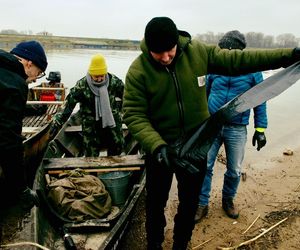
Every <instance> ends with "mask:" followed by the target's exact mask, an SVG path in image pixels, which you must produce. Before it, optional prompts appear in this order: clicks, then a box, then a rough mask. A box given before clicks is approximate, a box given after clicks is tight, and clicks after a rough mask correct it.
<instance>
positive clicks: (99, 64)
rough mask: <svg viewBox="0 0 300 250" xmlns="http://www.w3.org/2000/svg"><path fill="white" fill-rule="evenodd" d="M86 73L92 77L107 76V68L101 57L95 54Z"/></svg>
mask: <svg viewBox="0 0 300 250" xmlns="http://www.w3.org/2000/svg"><path fill="white" fill-rule="evenodd" d="M88 72H89V74H90V75H92V76H98V75H105V74H107V66H106V62H105V58H104V57H103V55H101V54H96V55H94V56H93V57H92V59H91V63H90V66H89V70H88Z"/></svg>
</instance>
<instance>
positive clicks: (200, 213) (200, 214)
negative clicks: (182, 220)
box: [195, 205, 208, 223]
mask: <svg viewBox="0 0 300 250" xmlns="http://www.w3.org/2000/svg"><path fill="white" fill-rule="evenodd" d="M207 214H208V206H207V205H206V206H202V205H199V206H198V208H197V212H196V215H195V223H198V222H200V221H201V220H202V219H203V218H204V217H205V216H206V215H207Z"/></svg>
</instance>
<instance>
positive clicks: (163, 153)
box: [153, 145, 176, 169]
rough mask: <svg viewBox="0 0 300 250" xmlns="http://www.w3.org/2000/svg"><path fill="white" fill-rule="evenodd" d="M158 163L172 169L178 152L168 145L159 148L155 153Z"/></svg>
mask: <svg viewBox="0 0 300 250" xmlns="http://www.w3.org/2000/svg"><path fill="white" fill-rule="evenodd" d="M153 155H154V157H155V159H156V160H157V162H158V163H159V164H161V165H164V166H166V167H168V168H170V169H171V168H172V164H171V162H172V158H174V157H176V152H175V150H173V149H172V148H171V147H170V146H168V145H162V146H159V147H158V148H157V149H155V151H154V153H153Z"/></svg>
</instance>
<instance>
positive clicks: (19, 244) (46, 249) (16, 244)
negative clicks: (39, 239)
mask: <svg viewBox="0 0 300 250" xmlns="http://www.w3.org/2000/svg"><path fill="white" fill-rule="evenodd" d="M24 245H31V246H35V247H38V248H40V249H43V250H51V249H49V248H47V247H44V246H42V245H40V244H37V243H35V242H28V241H24V242H18V243H12V244H5V245H0V247H3V248H5V247H17V246H24Z"/></svg>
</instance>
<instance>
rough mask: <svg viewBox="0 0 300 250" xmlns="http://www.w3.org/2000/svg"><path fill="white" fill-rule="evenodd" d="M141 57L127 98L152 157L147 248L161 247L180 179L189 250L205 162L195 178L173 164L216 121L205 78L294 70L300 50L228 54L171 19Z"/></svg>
mask: <svg viewBox="0 0 300 250" xmlns="http://www.w3.org/2000/svg"><path fill="white" fill-rule="evenodd" d="M141 50H142V54H141V55H140V56H138V57H137V58H136V59H135V61H134V62H133V63H132V65H131V66H130V68H129V70H128V73H127V76H126V83H125V92H124V100H123V101H124V103H123V108H124V117H123V118H124V121H125V123H126V124H127V126H128V128H129V130H130V132H131V133H132V134H133V136H134V137H135V138H136V139H137V141H138V142H139V143H140V144H141V146H142V147H143V149H144V150H145V152H146V154H147V155H146V171H147V180H146V189H147V200H146V217H147V218H146V232H147V241H148V249H162V246H161V245H162V243H163V241H164V227H165V225H166V220H165V216H164V208H165V206H166V202H167V200H168V193H169V190H170V187H171V183H172V178H173V173H175V175H176V178H177V182H178V197H179V205H178V213H177V215H176V216H175V225H174V236H173V239H174V243H173V249H186V248H187V245H188V242H189V241H190V239H191V236H192V230H193V228H194V217H195V213H196V209H197V197H198V194H199V190H200V189H199V183H201V185H200V188H201V186H202V182H203V177H204V175H205V171H206V162H204V161H203V162H199V163H198V166H197V167H198V168H199V169H200V171H199V172H198V173H196V174H191V173H189V172H188V171H186V170H184V169H181V168H178V167H176V166H175V165H174V164H172V163H170V162H171V160H172V159H171V158H172V156H173V155H174V152H173V150H172V144H173V143H174V142H175V140H176V139H178V138H179V137H181V136H183V135H185V134H187V133H189V132H191V131H193V130H194V129H195V128H197V127H198V126H199V125H200V124H201V122H203V121H204V120H205V119H207V118H208V117H209V112H208V107H207V98H206V88H205V83H204V81H203V76H204V75H206V74H209V73H214V74H221V75H239V74H245V73H249V72H257V71H263V70H268V69H275V68H278V67H282V66H283V67H285V66H288V65H290V64H292V63H294V62H296V61H297V60H299V59H300V55H299V54H300V53H299V48H296V49H272V50H251V51H250V50H243V51H241V50H222V49H220V48H219V47H218V46H216V45H207V44H204V43H201V42H199V41H196V40H192V39H191V36H190V35H189V34H188V33H187V32H184V31H179V30H178V29H177V27H176V25H175V24H174V22H173V21H172V20H171V19H170V18H167V17H156V18H153V19H152V20H151V21H150V22H149V23H148V24H147V26H146V29H145V38H144V40H143V41H142V43H141Z"/></svg>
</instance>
